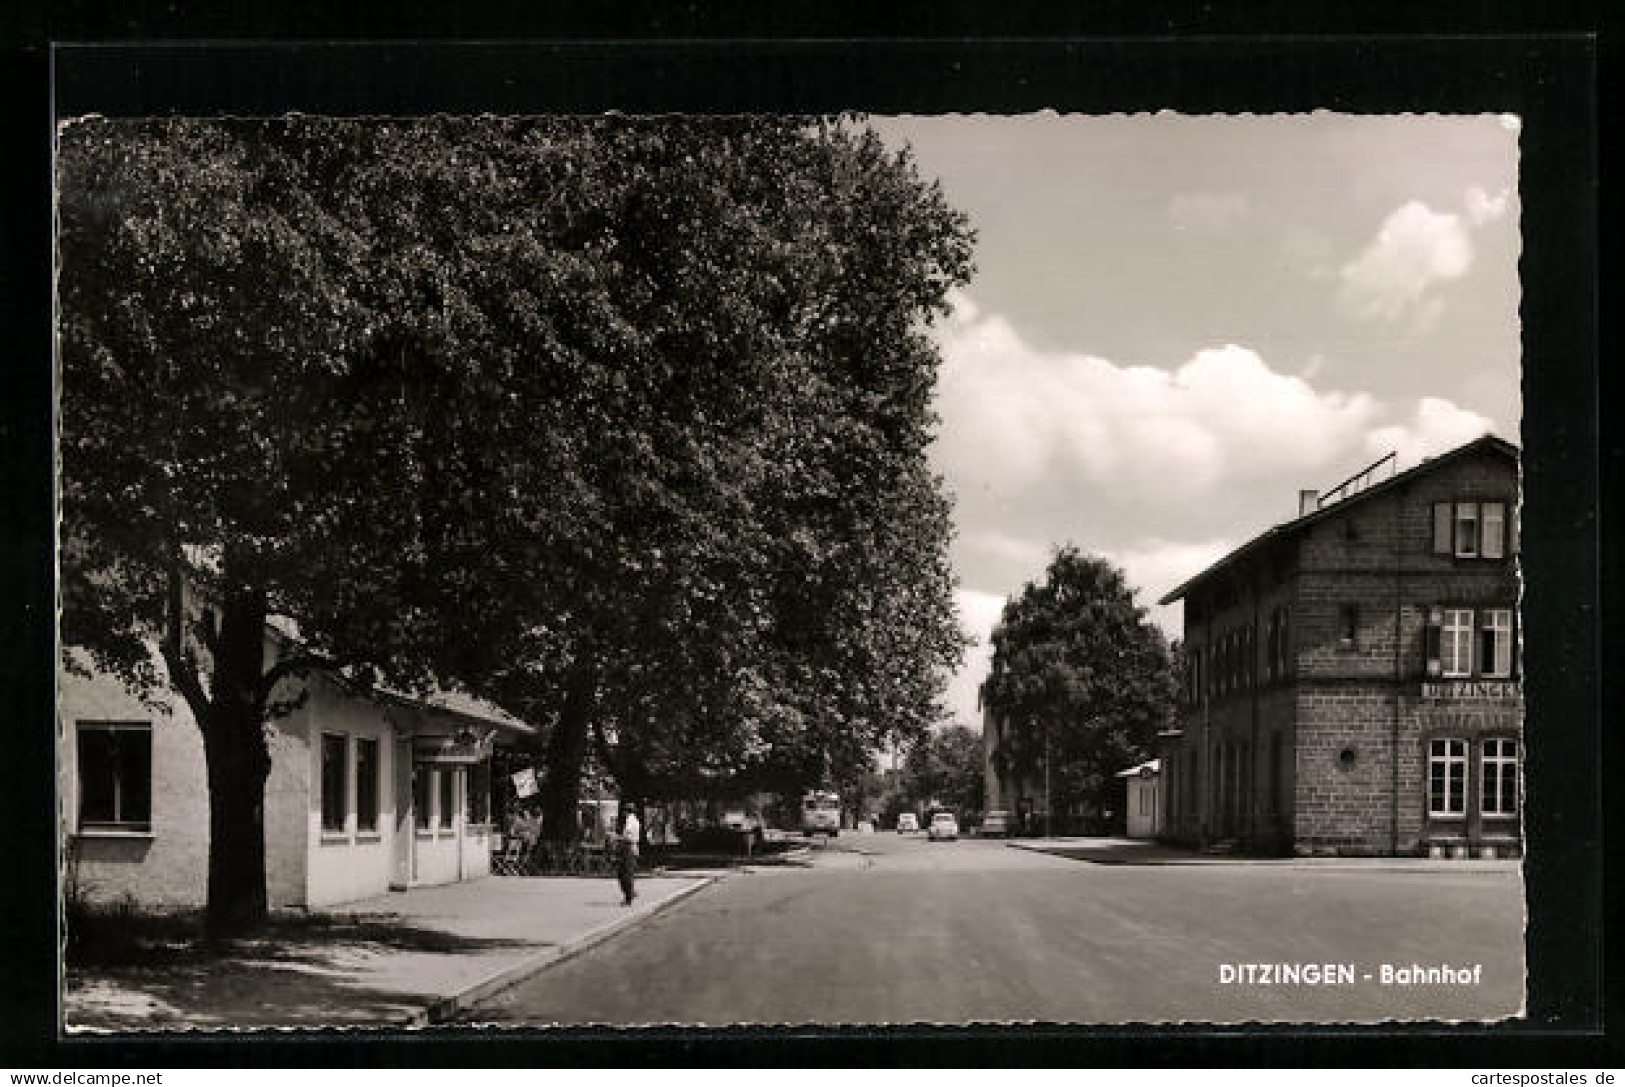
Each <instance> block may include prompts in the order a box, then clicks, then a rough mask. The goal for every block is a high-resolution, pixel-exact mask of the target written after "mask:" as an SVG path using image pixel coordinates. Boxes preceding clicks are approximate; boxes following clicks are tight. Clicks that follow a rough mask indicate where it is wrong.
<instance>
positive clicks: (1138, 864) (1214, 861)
mask: <svg viewBox="0 0 1625 1087" xmlns="http://www.w3.org/2000/svg"><path fill="white" fill-rule="evenodd" d="M1004 844H1005V846H1006V847H1007V848H1010V849H1024V850H1026V851H1027V852H1029V853H1043V854H1045V855H1047V856H1051V857H1057V858H1059V859H1061V860H1068V861H1077V862H1079V863H1082V864H1097V865H1101V866H1104V867H1108V868H1181V867H1182V868H1290V869H1295V870H1297V871H1314V870H1316V869H1319V870H1321V871H1327V872H1477V873H1489V872H1502V871H1516V870H1517V869H1518V868H1519V867H1520V866H1521V864H1522V861H1521V860H1520V859H1517V858H1510V859H1509V858H1504V857H1503V858H1496V859H1495V860H1481V859H1478V858H1467V859H1463V860H1436V859H1434V858H1432V857H1249V856H1247V855H1245V854H1233V855H1206V854H1200V853H1193V854H1191V855H1189V856H1160V857H1154V858H1148V859H1144V860H1126V859H1113V860H1107V859H1104V858H1097V857H1084V856H1075V855H1068V854H1066V853H1061V852H1058V851H1057V850H1058V849H1059V848H1064V847H1046V846H1043V845H1036V844H1032V843H1029V842H1005V843H1004Z"/></svg>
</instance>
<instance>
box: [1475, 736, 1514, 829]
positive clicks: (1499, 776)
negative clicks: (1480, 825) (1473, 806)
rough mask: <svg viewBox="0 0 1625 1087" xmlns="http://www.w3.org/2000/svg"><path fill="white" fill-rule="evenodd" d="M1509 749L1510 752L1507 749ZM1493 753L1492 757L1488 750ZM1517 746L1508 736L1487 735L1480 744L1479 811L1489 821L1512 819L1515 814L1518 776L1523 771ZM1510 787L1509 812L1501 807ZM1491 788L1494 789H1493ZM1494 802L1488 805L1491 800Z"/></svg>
mask: <svg viewBox="0 0 1625 1087" xmlns="http://www.w3.org/2000/svg"><path fill="white" fill-rule="evenodd" d="M1508 747H1510V748H1511V753H1510V754H1508V753H1507V752H1506V750H1505V749H1506V748H1508ZM1492 748H1494V749H1495V751H1494V753H1493V754H1492V753H1491V749H1492ZM1522 754H1523V753H1522V751H1521V750H1520V745H1519V743H1518V741H1517V740H1516V739H1513V738H1512V737H1510V736H1490V737H1487V738H1485V739H1484V740H1482V741H1481V742H1480V744H1479V753H1478V757H1479V763H1478V765H1479V774H1478V779H1479V790H1478V811H1479V814H1480V815H1483V816H1486V817H1488V818H1491V819H1504V818H1514V817H1516V816H1517V815H1518V809H1519V806H1520V803H1519V796H1518V793H1519V785H1520V781H1519V776H1520V774H1521V773H1522V771H1523V766H1522V763H1523V759H1522ZM1509 784H1510V786H1511V798H1510V799H1511V810H1507V809H1505V808H1503V807H1502V805H1501V800H1502V798H1503V795H1504V793H1505V792H1506V787H1507V786H1508V785H1509ZM1492 785H1493V789H1492ZM1492 798H1493V800H1494V803H1493V804H1491V800H1492Z"/></svg>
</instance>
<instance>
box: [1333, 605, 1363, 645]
mask: <svg viewBox="0 0 1625 1087" xmlns="http://www.w3.org/2000/svg"><path fill="white" fill-rule="evenodd" d="M1337 644H1338V645H1340V646H1342V647H1344V648H1345V649H1356V648H1358V647H1359V644H1360V605H1358V604H1339V605H1337Z"/></svg>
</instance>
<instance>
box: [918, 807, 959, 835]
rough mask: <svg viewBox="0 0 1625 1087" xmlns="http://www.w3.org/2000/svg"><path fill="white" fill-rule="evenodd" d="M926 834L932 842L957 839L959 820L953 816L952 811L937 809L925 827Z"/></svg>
mask: <svg viewBox="0 0 1625 1087" xmlns="http://www.w3.org/2000/svg"><path fill="white" fill-rule="evenodd" d="M926 836H927V838H928V839H929V840H930V841H933V842H952V841H957V840H958V838H959V820H957V819H955V818H954V814H953V812H948V811H939V812H937V814H935V815H933V816H932V817H931V825H930V826H929V827H927V828H926Z"/></svg>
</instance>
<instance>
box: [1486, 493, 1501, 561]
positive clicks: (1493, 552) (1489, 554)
mask: <svg viewBox="0 0 1625 1087" xmlns="http://www.w3.org/2000/svg"><path fill="white" fill-rule="evenodd" d="M1483 510H1484V513H1483V533H1484V540H1483V544H1484V546H1483V548H1482V550H1483V552H1484V557H1485V558H1486V559H1498V558H1501V557H1502V556H1503V555H1504V554H1505V553H1506V552H1505V550H1504V549H1503V547H1502V542H1503V540H1504V539H1505V533H1506V506H1505V504H1504V503H1501V502H1486V503H1484V506H1483Z"/></svg>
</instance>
